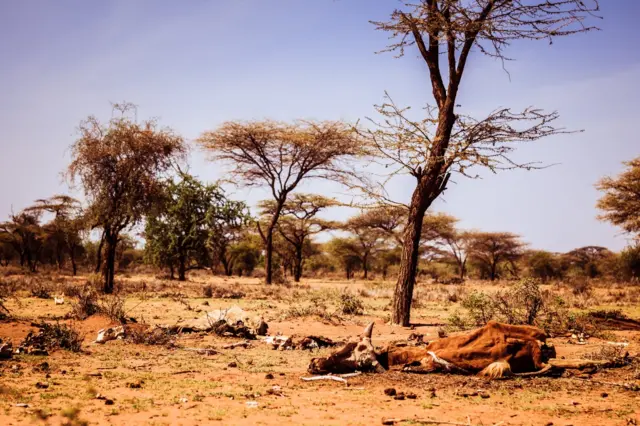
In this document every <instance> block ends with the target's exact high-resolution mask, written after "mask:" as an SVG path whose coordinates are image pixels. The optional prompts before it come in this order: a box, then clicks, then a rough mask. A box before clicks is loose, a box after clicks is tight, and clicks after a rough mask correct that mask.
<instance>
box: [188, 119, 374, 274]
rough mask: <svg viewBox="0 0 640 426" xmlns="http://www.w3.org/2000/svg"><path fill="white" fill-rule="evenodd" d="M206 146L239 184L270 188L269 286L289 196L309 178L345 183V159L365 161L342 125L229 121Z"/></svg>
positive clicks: (203, 140)
mask: <svg viewBox="0 0 640 426" xmlns="http://www.w3.org/2000/svg"><path fill="white" fill-rule="evenodd" d="M198 142H199V143H200V145H201V146H202V147H203V148H204V149H206V150H208V151H210V152H211V154H212V159H214V160H219V161H222V162H224V163H227V165H229V166H231V168H230V175H231V177H232V178H234V179H233V182H234V183H241V184H244V185H245V186H265V185H266V186H267V187H268V188H269V190H270V192H271V195H272V196H273V201H274V208H273V213H272V216H271V218H270V219H269V221H268V223H267V225H266V226H264V229H263V226H261V225H260V223H258V231H259V233H260V236H261V237H262V240H263V242H264V245H265V252H266V253H265V272H266V276H265V281H266V283H267V284H271V282H272V278H273V272H272V260H273V234H274V231H275V230H276V226H277V224H278V220H279V219H280V214H281V212H282V209H283V207H284V205H285V203H286V201H287V198H288V197H289V194H291V192H293V190H294V189H296V187H297V186H298V185H299V184H300V182H301V181H302V180H303V179H311V178H324V179H332V180H341V179H342V178H344V177H345V175H347V174H349V172H348V168H347V164H346V163H345V162H344V160H348V159H349V158H352V157H356V156H359V155H360V154H361V151H362V147H361V145H360V144H359V143H358V142H357V140H356V135H355V134H354V133H353V131H352V129H351V128H350V126H348V125H346V124H345V123H342V122H334V121H324V122H312V121H297V122H295V123H292V124H289V123H282V122H276V121H254V122H226V123H224V124H222V125H221V126H220V127H219V128H218V129H216V130H214V131H209V132H205V133H203V134H202V135H201V136H200V138H199V139H198Z"/></svg>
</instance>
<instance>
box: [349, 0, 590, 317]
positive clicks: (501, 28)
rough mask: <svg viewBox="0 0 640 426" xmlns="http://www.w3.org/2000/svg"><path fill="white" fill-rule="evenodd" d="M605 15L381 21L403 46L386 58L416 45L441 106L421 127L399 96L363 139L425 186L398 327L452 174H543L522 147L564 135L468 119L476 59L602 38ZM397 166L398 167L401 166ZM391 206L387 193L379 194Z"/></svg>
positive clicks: (536, 123) (506, 13)
mask: <svg viewBox="0 0 640 426" xmlns="http://www.w3.org/2000/svg"><path fill="white" fill-rule="evenodd" d="M597 10H598V3H597V0H474V1H458V0H418V1H415V2H410V3H406V4H404V6H403V8H402V9H398V10H395V11H394V12H393V13H392V15H391V18H390V20H389V21H387V22H373V23H374V25H375V26H376V28H377V29H379V30H382V31H386V32H389V33H390V34H391V36H392V38H394V40H395V41H394V42H393V43H392V44H391V45H390V46H388V48H387V49H385V50H386V51H393V52H396V53H398V54H399V56H402V55H403V54H404V51H405V49H406V48H407V47H410V46H411V47H413V46H415V47H416V48H417V50H418V52H419V53H420V57H421V58H422V60H423V61H424V62H425V64H426V66H427V67H426V69H427V73H428V78H429V81H430V83H431V89H432V94H433V99H434V101H435V102H434V104H433V105H428V106H427V107H426V109H425V112H426V117H424V118H423V119H421V120H413V119H411V118H410V117H409V116H408V114H407V108H401V107H399V106H397V105H396V104H395V103H394V102H393V101H392V100H391V99H390V97H388V96H387V101H386V102H385V103H384V104H383V105H380V106H377V110H378V112H379V113H380V114H381V117H382V118H381V119H380V120H377V121H376V120H371V122H372V124H373V128H372V129H369V130H360V133H361V134H362V135H364V136H366V137H367V138H368V139H369V140H370V141H371V142H372V143H373V145H374V146H375V147H376V148H377V151H378V154H379V157H380V158H381V162H383V163H385V166H389V167H392V168H391V169H390V170H394V172H392V175H394V174H398V173H405V174H409V175H411V176H413V177H414V178H415V179H416V186H415V189H414V191H413V194H412V196H411V201H410V203H409V214H408V220H407V224H406V226H405V228H404V238H403V239H404V246H403V250H402V261H401V266H400V273H399V275H398V281H397V284H396V289H395V293H394V300H393V315H392V322H393V323H395V324H402V325H405V326H406V325H409V322H410V310H411V300H412V295H413V287H414V284H415V276H416V268H417V265H418V257H419V247H420V231H421V229H422V221H423V217H424V214H425V212H426V211H427V210H428V209H429V207H430V206H431V204H432V202H433V201H434V200H435V199H436V198H437V197H438V196H439V195H440V194H442V192H443V191H444V190H445V189H446V187H447V183H448V181H449V178H450V176H451V173H452V172H458V173H460V174H462V175H465V176H472V177H473V175H472V174H470V173H471V171H470V168H472V167H473V166H482V167H488V168H489V169H490V170H492V171H494V172H495V171H497V170H500V169H513V168H525V169H529V168H533V167H534V166H535V164H520V163H516V162H515V161H514V160H513V159H512V158H510V155H509V154H510V153H511V152H512V151H513V149H514V146H515V145H514V144H515V143H517V142H528V141H535V140H538V139H540V138H543V137H546V136H549V135H553V134H557V133H559V132H561V130H560V129H558V128H556V127H554V126H553V122H554V121H555V120H556V118H557V117H558V114H557V113H556V112H552V113H545V112H542V111H540V110H538V109H534V108H527V109H525V110H523V111H513V110H511V109H509V108H500V109H497V110H495V111H493V112H492V113H490V114H489V115H488V117H486V118H474V117H470V116H466V115H463V114H460V112H459V111H458V105H457V104H458V94H459V90H460V87H461V83H462V78H463V75H464V72H465V69H466V68H467V65H468V60H469V57H470V56H471V54H472V53H473V52H477V53H480V54H484V55H487V56H489V57H491V58H498V59H500V60H503V61H504V60H505V59H507V58H506V57H505V49H506V48H507V47H508V46H509V45H510V44H511V43H512V42H514V41H519V40H552V39H553V38H555V37H560V36H568V35H572V34H576V33H581V32H585V31H589V30H592V29H594V27H591V26H588V25H587V24H586V19H587V17H588V16H591V15H592V14H593V13H594V12H595V11H597ZM393 166H395V167H393ZM379 192H380V194H379V195H380V196H381V197H385V196H386V194H385V193H384V188H382V190H380V191H379Z"/></svg>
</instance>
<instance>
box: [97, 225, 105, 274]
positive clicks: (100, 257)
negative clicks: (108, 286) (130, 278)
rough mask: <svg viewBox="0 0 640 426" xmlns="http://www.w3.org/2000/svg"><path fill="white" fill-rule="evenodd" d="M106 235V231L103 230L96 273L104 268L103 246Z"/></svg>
mask: <svg viewBox="0 0 640 426" xmlns="http://www.w3.org/2000/svg"><path fill="white" fill-rule="evenodd" d="M104 236H105V233H104V231H102V236H101V237H100V244H98V251H97V252H96V269H95V272H96V274H97V273H98V272H100V269H101V268H102V246H103V245H104Z"/></svg>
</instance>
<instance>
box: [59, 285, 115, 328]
mask: <svg viewBox="0 0 640 426" xmlns="http://www.w3.org/2000/svg"><path fill="white" fill-rule="evenodd" d="M125 302H126V300H125V299H124V297H122V296H120V295H103V296H99V295H98V292H97V291H96V290H95V289H94V288H93V287H91V286H90V285H87V284H85V286H84V287H83V288H82V290H80V292H79V294H78V296H77V300H76V301H75V302H71V315H72V316H73V317H74V318H77V319H80V320H84V319H87V318H88V317H90V316H92V315H95V314H102V315H105V316H107V317H109V319H111V320H112V321H116V322H120V323H124V322H125V321H126V311H125V309H124V305H125Z"/></svg>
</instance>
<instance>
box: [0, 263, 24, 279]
mask: <svg viewBox="0 0 640 426" xmlns="http://www.w3.org/2000/svg"><path fill="white" fill-rule="evenodd" d="M22 274H24V270H23V269H22V268H20V267H18V266H13V265H9V266H5V267H3V268H0V276H2V277H11V276H13V275H22Z"/></svg>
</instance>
